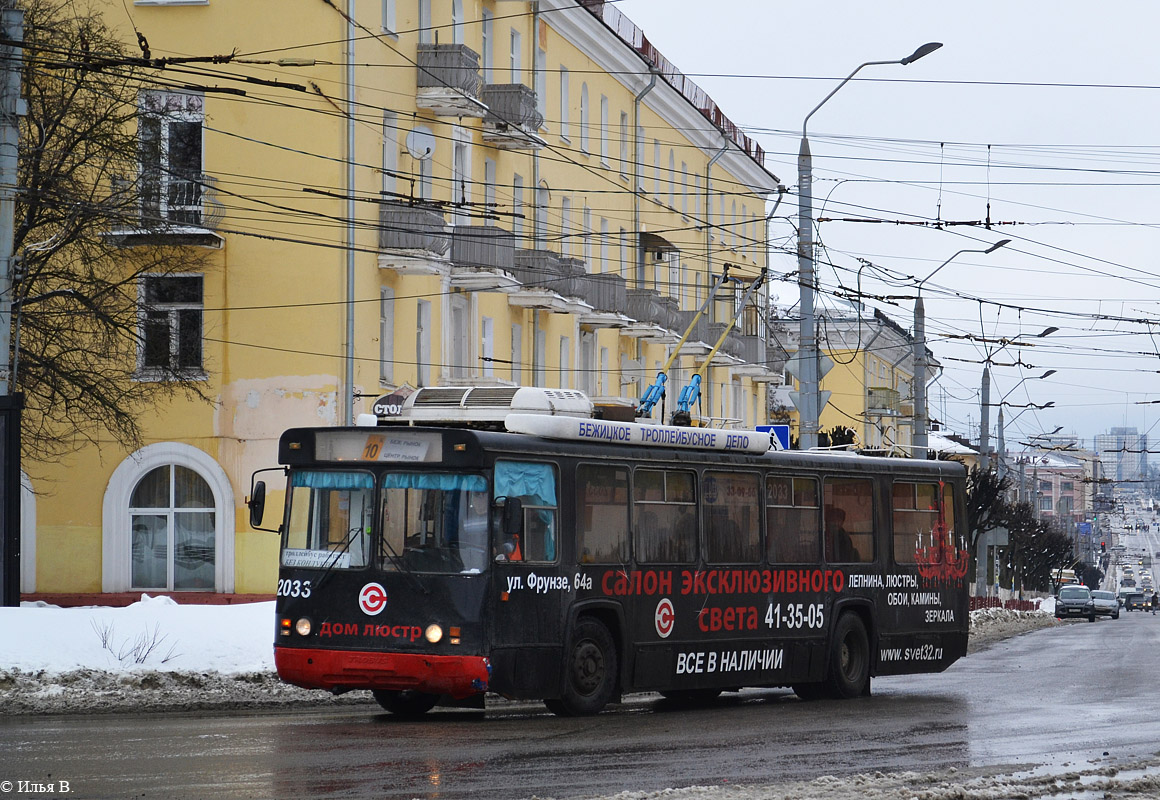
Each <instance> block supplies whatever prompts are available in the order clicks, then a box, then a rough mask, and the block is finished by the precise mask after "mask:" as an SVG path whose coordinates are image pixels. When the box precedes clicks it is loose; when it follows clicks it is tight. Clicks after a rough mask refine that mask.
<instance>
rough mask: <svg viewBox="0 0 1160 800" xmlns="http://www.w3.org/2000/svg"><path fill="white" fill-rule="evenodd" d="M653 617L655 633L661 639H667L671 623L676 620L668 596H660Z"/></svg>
mask: <svg viewBox="0 0 1160 800" xmlns="http://www.w3.org/2000/svg"><path fill="white" fill-rule="evenodd" d="M653 619H654V620H655V622H656V625H657V635H658V636H660V637H661V638H662V639H667V638H668V636H669V634H670V633H672V632H673V625H674V624H675V623H676V621H677V615H676V613H675V612H674V611H673V603H672V601H671V600H669V598H667V597H662V598H661V601H660V602H659V603H657V612H656V615H655V616H654V617H653Z"/></svg>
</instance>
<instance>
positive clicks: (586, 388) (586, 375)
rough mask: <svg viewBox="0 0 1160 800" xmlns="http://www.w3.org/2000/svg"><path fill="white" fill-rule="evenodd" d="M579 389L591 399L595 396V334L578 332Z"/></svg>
mask: <svg viewBox="0 0 1160 800" xmlns="http://www.w3.org/2000/svg"><path fill="white" fill-rule="evenodd" d="M580 389H581V390H582V391H583V392H584V393H585V394H587V395H588V396H589V397H592V396H593V395H595V394H596V334H595V333H594V332H593V331H583V330H582V331H581V332H580Z"/></svg>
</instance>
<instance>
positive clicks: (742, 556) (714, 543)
mask: <svg viewBox="0 0 1160 800" xmlns="http://www.w3.org/2000/svg"><path fill="white" fill-rule="evenodd" d="M702 487H703V488H702V492H701V496H702V498H703V499H704V509H705V548H706V557H707V558H708V559H709V562H710V563H713V564H743V563H755V562H757V561H759V560H760V559H761V506H760V501H759V500H758V476H757V475H754V474H752V473H742V472H714V471H706V472H705V475H704V477H703V479H702Z"/></svg>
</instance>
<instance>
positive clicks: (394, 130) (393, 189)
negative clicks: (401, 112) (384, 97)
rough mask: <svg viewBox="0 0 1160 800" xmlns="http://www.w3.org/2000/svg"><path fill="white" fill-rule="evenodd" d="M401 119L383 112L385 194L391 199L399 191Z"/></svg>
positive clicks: (393, 114) (393, 113)
mask: <svg viewBox="0 0 1160 800" xmlns="http://www.w3.org/2000/svg"><path fill="white" fill-rule="evenodd" d="M398 173H399V117H398V115H397V114H396V113H395V112H394V111H383V194H384V195H386V196H388V197H391V196H394V195H395V194H396V193H397V192H398V191H399V190H398V185H399V182H398V179H397V176H398Z"/></svg>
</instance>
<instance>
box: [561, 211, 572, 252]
mask: <svg viewBox="0 0 1160 800" xmlns="http://www.w3.org/2000/svg"><path fill="white" fill-rule="evenodd" d="M560 253H561V254H562V255H565V256H569V257H571V255H572V198H570V197H564V198H561V199H560Z"/></svg>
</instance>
